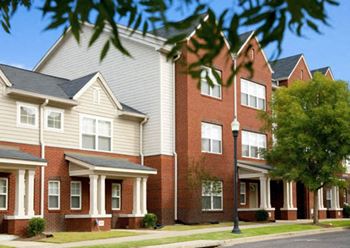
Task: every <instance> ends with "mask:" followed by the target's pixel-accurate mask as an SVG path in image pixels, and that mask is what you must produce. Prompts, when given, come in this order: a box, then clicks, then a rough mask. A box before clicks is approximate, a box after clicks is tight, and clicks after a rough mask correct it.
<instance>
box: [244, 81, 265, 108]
mask: <svg viewBox="0 0 350 248" xmlns="http://www.w3.org/2000/svg"><path fill="white" fill-rule="evenodd" d="M241 104H242V105H245V106H249V107H252V108H256V109H262V110H264V109H265V107H266V92H265V86H263V85H260V84H256V83H253V82H251V81H248V80H245V79H241Z"/></svg>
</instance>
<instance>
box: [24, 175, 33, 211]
mask: <svg viewBox="0 0 350 248" xmlns="http://www.w3.org/2000/svg"><path fill="white" fill-rule="evenodd" d="M34 175H35V171H34V170H27V173H26V180H25V184H26V185H25V190H26V202H25V210H26V215H27V216H34Z"/></svg>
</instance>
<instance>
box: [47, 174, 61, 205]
mask: <svg viewBox="0 0 350 248" xmlns="http://www.w3.org/2000/svg"><path fill="white" fill-rule="evenodd" d="M49 209H50V210H58V209H60V182H59V181H49Z"/></svg>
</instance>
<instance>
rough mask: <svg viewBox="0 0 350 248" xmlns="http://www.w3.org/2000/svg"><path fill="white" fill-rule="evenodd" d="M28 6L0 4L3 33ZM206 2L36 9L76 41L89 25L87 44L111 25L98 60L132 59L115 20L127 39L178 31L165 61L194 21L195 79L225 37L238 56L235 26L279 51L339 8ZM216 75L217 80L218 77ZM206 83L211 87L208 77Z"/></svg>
mask: <svg viewBox="0 0 350 248" xmlns="http://www.w3.org/2000/svg"><path fill="white" fill-rule="evenodd" d="M33 2H34V1H33V0H2V1H0V22H1V25H2V27H3V29H4V30H5V31H6V32H8V33H9V32H10V29H11V25H10V24H11V22H10V20H11V17H12V16H13V14H14V13H15V12H16V11H17V9H18V8H19V7H25V8H27V9H31V8H33V6H32V3H33ZM210 2H211V1H201V0H177V1H174V0H142V1H139V0H128V1H125V0H99V1H96V0H45V1H42V5H41V6H39V9H41V11H42V13H43V15H44V16H49V17H50V24H49V25H48V26H47V29H55V28H58V27H65V28H66V29H67V28H68V27H71V31H72V33H73V34H74V37H75V39H76V40H77V41H78V42H79V39H80V31H81V29H82V25H83V24H84V23H85V22H89V23H93V24H94V33H93V35H92V36H91V38H90V45H92V44H94V42H95V41H96V40H97V39H98V38H99V37H100V35H101V33H102V32H103V30H104V28H105V27H106V26H107V25H108V26H110V27H111V32H110V37H109V39H108V41H107V42H106V43H105V45H104V47H103V49H102V51H101V60H102V59H103V58H104V57H105V56H106V54H107V52H108V50H109V49H110V47H111V45H112V46H114V47H115V48H116V49H118V50H119V51H120V52H122V53H123V54H125V55H128V56H131V55H132V51H128V50H127V49H126V48H125V47H124V46H123V44H122V41H121V39H120V37H119V31H118V25H117V24H116V21H118V20H120V19H123V20H125V21H126V22H127V26H128V27H129V28H130V30H131V33H130V35H132V34H133V32H134V31H135V30H139V29H141V30H142V32H143V34H144V35H145V34H146V33H147V32H151V33H153V34H156V27H159V26H163V27H165V28H166V29H167V30H169V32H172V31H173V30H178V31H180V32H176V33H177V34H176V35H174V36H172V37H170V38H168V40H167V41H166V44H170V45H173V49H172V51H171V52H170V53H169V57H172V56H173V55H175V54H176V53H177V52H179V50H180V48H181V46H182V45H183V44H182V42H181V41H183V40H184V39H185V37H186V35H187V32H186V31H188V29H189V28H190V27H192V26H193V24H194V23H198V22H200V23H201V26H202V28H201V29H200V30H198V32H197V36H198V37H199V38H200V41H198V40H194V39H192V40H191V42H190V44H186V43H185V44H186V45H187V46H188V48H189V51H190V52H192V53H195V54H197V52H198V50H199V49H200V50H203V51H204V54H203V56H201V57H198V61H195V62H194V63H192V64H190V65H189V73H190V74H191V76H192V77H194V78H200V73H201V71H202V69H201V66H203V65H205V66H209V67H212V68H213V60H214V59H215V58H216V57H217V56H218V55H219V53H220V51H222V48H223V47H224V46H225V45H226V42H225V39H226V40H227V41H228V43H229V44H230V48H229V50H230V51H229V53H230V54H235V53H237V51H238V50H239V48H240V40H239V33H238V32H239V28H242V27H244V28H249V29H255V30H256V35H257V36H259V38H260V43H261V45H262V48H264V47H266V46H267V45H269V44H271V43H276V44H277V48H278V51H279V53H280V52H281V44H282V40H283V37H284V34H285V32H286V31H287V29H289V30H291V31H292V32H293V33H295V34H296V35H298V36H302V35H303V34H304V32H303V31H304V29H305V28H309V29H312V30H313V31H315V32H318V33H319V32H320V31H319V26H320V25H322V24H328V23H327V20H328V16H327V14H326V8H328V7H330V6H334V5H338V0H307V1H305V0H239V1H230V2H229V5H228V7H227V8H225V9H224V10H223V11H222V12H221V13H220V14H218V15H216V14H215V12H214V10H213V9H212V8H211V7H210ZM174 9H176V10H177V11H178V12H180V13H181V12H182V13H187V17H186V18H185V19H184V20H182V21H181V22H173V21H171V20H169V18H168V15H167V13H168V12H169V11H171V10H174ZM203 13H207V14H208V18H207V19H206V20H205V22H204V21H203V19H202V14H203ZM174 33H175V32H174ZM223 34H224V35H225V38H224V37H223ZM228 55H229V54H228ZM241 66H245V67H247V68H248V69H251V65H250V64H249V63H248V64H245V65H240V66H238V68H237V69H236V70H234V69H232V75H231V77H229V80H228V81H227V82H226V84H227V85H230V84H231V83H232V80H233V76H234V74H235V73H236V72H237V71H238V70H239V69H240V67H241ZM214 73H215V70H214ZM216 77H217V79H218V81H219V82H221V79H220V78H219V77H218V75H216ZM208 81H209V83H212V81H211V79H210V78H208ZM221 83H222V82H221Z"/></svg>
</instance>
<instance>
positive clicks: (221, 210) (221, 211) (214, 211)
mask: <svg viewBox="0 0 350 248" xmlns="http://www.w3.org/2000/svg"><path fill="white" fill-rule="evenodd" d="M223 212H224V210H223V209H214V210H204V209H202V213H223Z"/></svg>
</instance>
